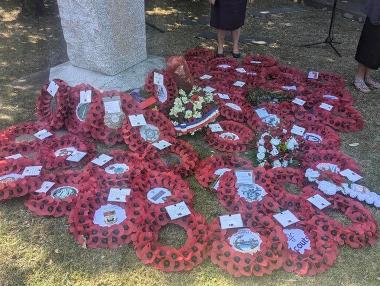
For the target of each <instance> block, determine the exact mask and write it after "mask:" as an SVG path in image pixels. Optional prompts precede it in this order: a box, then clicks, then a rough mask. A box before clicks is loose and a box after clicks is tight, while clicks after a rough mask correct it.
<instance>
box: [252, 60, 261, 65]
mask: <svg viewBox="0 0 380 286" xmlns="http://www.w3.org/2000/svg"><path fill="white" fill-rule="evenodd" d="M251 64H253V65H259V64H261V62H260V61H251Z"/></svg>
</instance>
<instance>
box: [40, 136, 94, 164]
mask: <svg viewBox="0 0 380 286" xmlns="http://www.w3.org/2000/svg"><path fill="white" fill-rule="evenodd" d="M76 151H80V152H86V153H87V154H86V156H85V157H84V158H83V159H81V160H80V161H79V162H73V161H69V160H67V158H68V157H69V156H71V155H73V154H74V153H75V152H76ZM95 154H96V146H95V144H93V143H91V142H89V141H88V140H86V139H84V138H83V137H80V136H77V135H74V134H66V135H63V136H62V137H59V138H55V139H52V140H50V141H48V142H47V143H46V144H44V145H43V146H42V147H41V150H40V152H39V154H38V159H39V160H40V161H41V163H42V165H43V166H44V167H45V168H46V169H48V170H53V169H68V168H76V167H83V166H85V165H86V164H87V163H88V162H89V160H90V159H92V157H94V155H95Z"/></svg>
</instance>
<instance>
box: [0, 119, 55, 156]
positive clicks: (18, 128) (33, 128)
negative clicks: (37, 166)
mask: <svg viewBox="0 0 380 286" xmlns="http://www.w3.org/2000/svg"><path fill="white" fill-rule="evenodd" d="M43 129H47V130H48V129H49V127H48V126H47V125H46V124H45V123H42V122H26V123H21V124H17V125H14V126H11V127H9V128H7V129H5V130H4V131H2V132H1V133H0V158H2V157H7V156H10V155H15V154H21V155H23V156H26V157H33V156H32V155H33V154H34V153H36V152H37V151H38V149H39V147H40V146H41V144H42V142H44V143H45V142H46V141H45V140H44V141H42V140H39V139H38V138H36V137H35V136H34V134H35V133H37V132H38V131H41V130H43ZM51 138H54V137H49V139H46V140H51Z"/></svg>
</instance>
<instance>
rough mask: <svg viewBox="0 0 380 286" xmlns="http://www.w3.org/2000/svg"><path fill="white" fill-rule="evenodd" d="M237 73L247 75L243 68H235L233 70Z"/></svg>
mask: <svg viewBox="0 0 380 286" xmlns="http://www.w3.org/2000/svg"><path fill="white" fill-rule="evenodd" d="M235 70H236V71H237V72H238V73H247V71H246V70H245V68H237V69H235Z"/></svg>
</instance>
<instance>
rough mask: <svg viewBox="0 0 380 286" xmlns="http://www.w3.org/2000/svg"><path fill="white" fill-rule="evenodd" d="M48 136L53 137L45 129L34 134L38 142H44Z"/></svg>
mask: <svg viewBox="0 0 380 286" xmlns="http://www.w3.org/2000/svg"><path fill="white" fill-rule="evenodd" d="M50 136H53V134H52V133H50V132H49V131H47V130H46V129H43V130H40V131H38V132H37V133H35V134H34V137H36V138H38V139H40V140H44V139H46V138H48V137H50Z"/></svg>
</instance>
